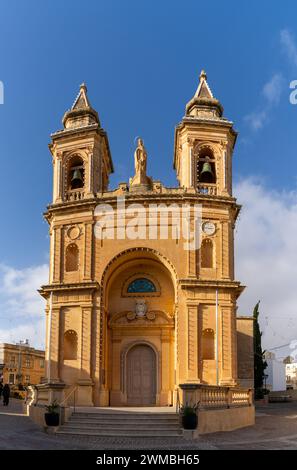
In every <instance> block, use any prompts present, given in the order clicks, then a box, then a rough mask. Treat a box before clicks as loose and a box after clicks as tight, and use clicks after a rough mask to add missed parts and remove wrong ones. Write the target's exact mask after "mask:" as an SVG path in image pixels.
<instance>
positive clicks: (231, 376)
mask: <svg viewBox="0 0 297 470" xmlns="http://www.w3.org/2000/svg"><path fill="white" fill-rule="evenodd" d="M219 313H220V314H219V331H220V340H221V341H220V344H219V346H220V355H219V356H220V363H221V367H220V385H231V386H232V385H235V383H236V379H237V377H236V376H237V371H236V362H237V361H236V357H235V356H236V329H235V312H234V308H233V306H230V305H227V304H226V305H224V304H223V305H222V304H221V305H220V312H219Z"/></svg>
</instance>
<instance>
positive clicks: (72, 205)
mask: <svg viewBox="0 0 297 470" xmlns="http://www.w3.org/2000/svg"><path fill="white" fill-rule="evenodd" d="M177 189H178V188H173V191H172V192H166V193H165V192H164V193H153V192H151V193H148V192H146V193H142V194H139V193H137V194H133V193H131V194H130V193H125V200H126V201H127V202H128V203H129V202H133V203H143V204H144V205H145V204H146V203H150V202H154V203H158V202H160V203H161V202H164V201H168V202H169V203H180V204H183V203H192V204H199V203H200V204H203V205H204V206H213V207H215V206H221V205H222V203H223V204H227V205H228V206H231V207H232V206H233V207H234V208H235V220H236V218H237V216H238V213H239V211H240V209H241V206H240V205H239V204H237V202H236V199H235V198H234V197H230V196H227V197H226V196H209V195H205V194H198V193H196V192H193V193H189V192H183V193H178V192H177V191H175V190H177ZM119 196H120V194H114V193H113V194H110V193H108V192H106V193H103V194H102V196H101V197H95V196H94V197H92V198H88V199H82V200H80V201H75V202H73V201H71V202H70V201H69V202H63V203H60V204H50V205H49V206H48V207H47V211H46V212H45V213H44V214H43V215H44V217H45V219H46V220H47V221H48V222H49V220H50V217H51V215H52V214H53V213H61V212H64V213H68V212H70V213H73V210H74V209H76V208H77V209H78V210H79V211H81V210H83V209H90V210H92V209H94V208H95V207H96V205H97V204H100V203H102V202H104V204H111V205H116V203H117V198H118V197H119Z"/></svg>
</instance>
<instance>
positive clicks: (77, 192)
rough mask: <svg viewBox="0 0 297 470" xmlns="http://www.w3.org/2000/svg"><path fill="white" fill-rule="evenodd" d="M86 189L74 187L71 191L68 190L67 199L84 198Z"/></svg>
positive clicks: (77, 199) (78, 199) (76, 199)
mask: <svg viewBox="0 0 297 470" xmlns="http://www.w3.org/2000/svg"><path fill="white" fill-rule="evenodd" d="M84 195H85V193H84V191H82V190H81V189H72V190H70V191H67V193H66V197H65V199H66V201H80V200H81V199H84Z"/></svg>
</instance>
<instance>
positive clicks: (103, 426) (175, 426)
mask: <svg viewBox="0 0 297 470" xmlns="http://www.w3.org/2000/svg"><path fill="white" fill-rule="evenodd" d="M64 427H65V428H69V427H71V428H76V429H79V428H85V429H86V428H89V429H111V430H113V429H135V430H139V431H141V430H144V429H148V430H153V429H156V430H159V429H170V430H172V429H178V428H179V426H178V424H176V423H163V424H148V423H131V422H129V423H90V422H88V421H81V422H78V423H77V422H74V421H72V420H70V421H68V423H65V424H64Z"/></svg>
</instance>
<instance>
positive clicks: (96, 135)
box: [49, 83, 113, 204]
mask: <svg viewBox="0 0 297 470" xmlns="http://www.w3.org/2000/svg"><path fill="white" fill-rule="evenodd" d="M62 123H63V129H62V130H60V131H57V132H55V133H54V134H52V135H51V137H52V143H51V144H50V145H49V148H50V151H51V153H52V156H53V166H54V180H53V204H61V203H64V202H68V201H79V200H82V199H89V198H91V197H94V196H96V195H97V193H102V192H103V191H106V189H107V187H108V178H109V174H110V173H112V172H113V165H112V160H111V155H110V150H109V143H108V138H107V134H106V132H105V131H104V129H102V127H101V125H100V120H99V116H98V113H97V111H95V110H94V109H93V108H92V107H91V105H90V102H89V99H88V96H87V87H86V85H85V84H84V83H83V84H82V85H81V86H80V90H79V93H78V95H77V97H76V99H75V101H74V103H73V105H72V108H71V109H70V110H69V111H67V112H66V113H65V114H64V116H63V120H62Z"/></svg>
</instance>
